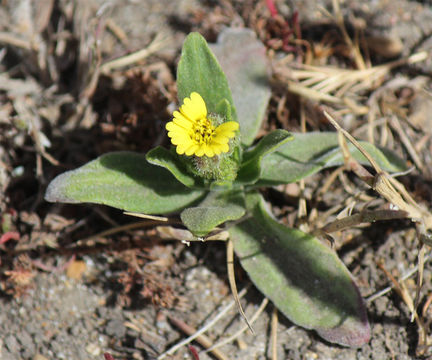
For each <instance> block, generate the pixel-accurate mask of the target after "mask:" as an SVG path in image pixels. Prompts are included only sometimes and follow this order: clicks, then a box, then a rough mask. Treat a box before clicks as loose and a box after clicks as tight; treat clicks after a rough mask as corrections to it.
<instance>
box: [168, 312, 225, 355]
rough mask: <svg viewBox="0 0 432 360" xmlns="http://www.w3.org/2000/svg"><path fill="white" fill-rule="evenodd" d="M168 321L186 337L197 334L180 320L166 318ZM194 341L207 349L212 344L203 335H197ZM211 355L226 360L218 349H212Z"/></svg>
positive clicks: (170, 317)
mask: <svg viewBox="0 0 432 360" xmlns="http://www.w3.org/2000/svg"><path fill="white" fill-rule="evenodd" d="M168 318H169V319H170V321H171V322H172V323H173V324H174V325H175V326H177V327H178V328H179V329H181V330H182V331H183V332H184V333H186V334H187V335H189V336H190V335H195V334H196V333H197V331H196V329H195V328H194V327H192V326H190V325H188V324H186V323H185V322H184V321H182V320H180V319H176V318H174V317H172V316H169V317H168ZM194 340H195V341H197V342H198V343H199V344H201V345H202V346H203V347H204V348H206V349H208V348H210V347H211V346H212V342H211V340H210V339H209V338H208V337H207V336H206V335H204V334H200V335H197V336H196V337H195V339H194ZM211 353H212V354H213V355H214V357H215V358H216V359H219V360H228V358H227V357H226V356H225V354H224V353H223V352H222V351H220V350H218V349H213V350H212V351H211Z"/></svg>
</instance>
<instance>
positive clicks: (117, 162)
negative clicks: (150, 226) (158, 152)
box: [45, 151, 205, 214]
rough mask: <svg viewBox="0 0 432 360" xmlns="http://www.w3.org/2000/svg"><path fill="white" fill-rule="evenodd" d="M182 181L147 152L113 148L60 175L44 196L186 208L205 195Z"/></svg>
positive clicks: (153, 210) (141, 208)
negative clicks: (154, 161) (153, 160)
mask: <svg viewBox="0 0 432 360" xmlns="http://www.w3.org/2000/svg"><path fill="white" fill-rule="evenodd" d="M204 193H205V192H204V191H201V190H191V189H189V188H187V187H185V186H184V185H183V184H181V183H179V182H178V181H177V180H176V179H175V178H174V177H173V176H172V175H171V174H170V173H169V172H168V171H167V170H166V169H164V168H162V167H160V166H155V165H151V164H149V163H148V162H147V160H146V158H145V155H143V154H138V153H133V152H126V151H125V152H113V153H108V154H105V155H102V156H101V157H99V158H97V159H95V160H93V161H91V162H89V163H87V164H86V165H84V166H81V167H80V168H78V169H75V170H72V171H67V172H65V173H63V174H61V175H59V176H57V177H56V178H55V179H54V180H53V181H52V182H51V183H50V184H49V186H48V189H47V191H46V194H45V199H46V200H47V201H51V202H65V203H83V202H89V203H96V204H104V205H109V206H112V207H115V208H118V209H122V210H126V211H132V212H139V213H145V214H165V213H170V212H173V211H178V210H181V209H184V208H185V207H186V206H188V205H190V204H192V203H194V202H196V201H197V200H198V199H199V198H200V197H202V196H203V195H204Z"/></svg>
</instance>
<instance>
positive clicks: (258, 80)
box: [210, 28, 271, 146]
mask: <svg viewBox="0 0 432 360" xmlns="http://www.w3.org/2000/svg"><path fill="white" fill-rule="evenodd" d="M210 47H211V49H212V50H213V51H214V53H215V55H216V57H217V59H218V60H219V63H220V64H221V66H222V69H223V70H224V72H225V75H226V76H227V78H228V83H229V86H230V88H231V92H232V96H233V99H234V105H235V107H236V110H237V117H238V122H239V123H240V133H241V141H242V143H243V144H244V145H247V146H248V145H251V144H252V142H253V141H254V140H255V137H256V135H257V133H258V130H259V128H260V126H261V122H262V121H263V119H264V115H265V112H266V109H267V105H268V101H269V99H270V95H271V91H270V86H269V81H268V77H269V69H270V66H269V64H268V60H267V57H266V49H265V46H264V45H263V44H262V43H261V42H260V41H259V40H257V38H256V36H255V33H254V32H253V31H252V30H250V29H233V28H227V29H225V30H224V31H223V32H222V33H221V34H220V35H219V38H218V42H217V44H213V45H211V46H210Z"/></svg>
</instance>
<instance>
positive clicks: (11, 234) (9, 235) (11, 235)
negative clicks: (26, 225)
mask: <svg viewBox="0 0 432 360" xmlns="http://www.w3.org/2000/svg"><path fill="white" fill-rule="evenodd" d="M19 239H20V234H19V232H17V231H7V232H5V233H4V234H3V235H2V236H0V244H4V243H5V242H8V241H9V240H16V241H18V240H19Z"/></svg>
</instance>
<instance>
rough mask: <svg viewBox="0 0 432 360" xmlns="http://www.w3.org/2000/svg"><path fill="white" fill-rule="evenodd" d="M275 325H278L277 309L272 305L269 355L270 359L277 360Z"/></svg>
mask: <svg viewBox="0 0 432 360" xmlns="http://www.w3.org/2000/svg"><path fill="white" fill-rule="evenodd" d="M277 326H278V310H277V308H276V306H273V311H272V316H271V354H272V355H271V356H272V360H277Z"/></svg>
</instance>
